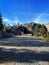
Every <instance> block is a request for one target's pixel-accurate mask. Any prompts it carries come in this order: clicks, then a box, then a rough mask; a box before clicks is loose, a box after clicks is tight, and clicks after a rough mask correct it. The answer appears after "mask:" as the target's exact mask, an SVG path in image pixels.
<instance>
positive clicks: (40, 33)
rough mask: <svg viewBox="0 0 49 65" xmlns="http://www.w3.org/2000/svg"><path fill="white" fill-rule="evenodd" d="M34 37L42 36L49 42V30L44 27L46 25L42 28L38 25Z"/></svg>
mask: <svg viewBox="0 0 49 65" xmlns="http://www.w3.org/2000/svg"><path fill="white" fill-rule="evenodd" d="M33 35H34V36H37V37H39V36H42V37H43V38H44V41H47V42H49V32H48V31H47V28H46V27H45V26H44V24H43V25H41V26H39V25H36V26H35V30H34V32H33Z"/></svg>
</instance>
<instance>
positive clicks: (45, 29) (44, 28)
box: [40, 25, 47, 36]
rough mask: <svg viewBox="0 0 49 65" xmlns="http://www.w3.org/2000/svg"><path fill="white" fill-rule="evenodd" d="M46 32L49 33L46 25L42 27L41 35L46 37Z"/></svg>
mask: <svg viewBox="0 0 49 65" xmlns="http://www.w3.org/2000/svg"><path fill="white" fill-rule="evenodd" d="M46 32H47V28H46V27H45V26H44V25H42V26H41V30H40V33H41V35H42V36H44V34H46Z"/></svg>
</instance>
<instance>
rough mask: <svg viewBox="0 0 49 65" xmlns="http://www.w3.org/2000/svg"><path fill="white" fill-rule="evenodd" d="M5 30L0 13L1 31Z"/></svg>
mask: <svg viewBox="0 0 49 65" xmlns="http://www.w3.org/2000/svg"><path fill="white" fill-rule="evenodd" d="M2 30H3V23H2V15H1V14H0V31H2Z"/></svg>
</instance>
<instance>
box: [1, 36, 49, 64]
mask: <svg viewBox="0 0 49 65" xmlns="http://www.w3.org/2000/svg"><path fill="white" fill-rule="evenodd" d="M0 65H49V43H47V42H44V41H43V40H41V39H39V38H37V37H33V36H15V37H13V38H6V39H3V40H0Z"/></svg>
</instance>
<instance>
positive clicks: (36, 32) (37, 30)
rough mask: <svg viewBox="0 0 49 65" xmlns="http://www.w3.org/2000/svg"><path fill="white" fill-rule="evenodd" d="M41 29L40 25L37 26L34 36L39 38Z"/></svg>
mask: <svg viewBox="0 0 49 65" xmlns="http://www.w3.org/2000/svg"><path fill="white" fill-rule="evenodd" d="M39 32H40V28H39V26H38V25H36V26H35V30H34V35H35V36H39Z"/></svg>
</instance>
